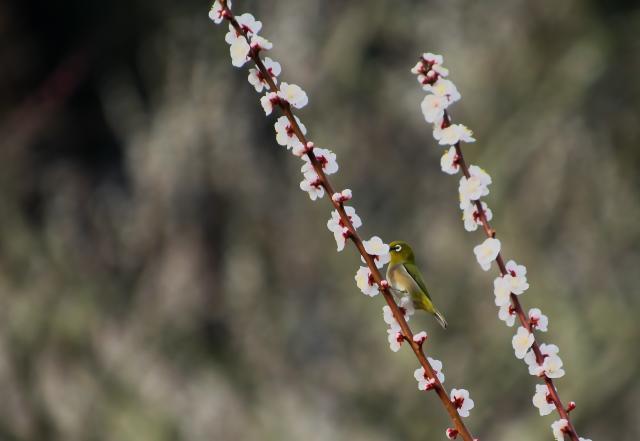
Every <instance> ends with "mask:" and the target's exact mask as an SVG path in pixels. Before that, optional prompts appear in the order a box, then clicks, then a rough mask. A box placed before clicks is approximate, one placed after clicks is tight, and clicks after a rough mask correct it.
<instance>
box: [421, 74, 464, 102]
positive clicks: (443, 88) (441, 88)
mask: <svg viewBox="0 0 640 441" xmlns="http://www.w3.org/2000/svg"><path fill="white" fill-rule="evenodd" d="M422 89H423V90H425V91H426V92H431V93H433V94H434V95H436V96H441V97H443V98H445V99H446V101H447V103H448V104H453V103H455V102H456V101H458V100H460V98H461V95H460V92H458V89H457V88H456V85H455V84H453V82H451V81H449V80H445V79H444V78H439V79H438V81H436V82H435V83H433V84H425V85H424V86H422Z"/></svg>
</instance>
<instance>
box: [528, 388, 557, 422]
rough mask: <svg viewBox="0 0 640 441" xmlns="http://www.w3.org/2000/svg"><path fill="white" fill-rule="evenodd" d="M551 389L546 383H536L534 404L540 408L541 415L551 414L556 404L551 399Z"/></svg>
mask: <svg viewBox="0 0 640 441" xmlns="http://www.w3.org/2000/svg"><path fill="white" fill-rule="evenodd" d="M547 397H549V389H547V386H546V385H545V384H536V393H535V395H534V396H533V405H534V406H535V407H537V408H538V411H539V412H540V416H545V415H549V414H550V413H551V412H553V410H554V409H555V408H556V406H555V405H554V404H553V401H551V402H550V401H549V399H548V398H547Z"/></svg>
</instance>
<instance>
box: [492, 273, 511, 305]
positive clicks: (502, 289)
mask: <svg viewBox="0 0 640 441" xmlns="http://www.w3.org/2000/svg"><path fill="white" fill-rule="evenodd" d="M493 294H494V295H495V301H496V306H500V307H502V306H509V305H510V304H511V291H510V289H509V284H508V283H507V281H506V280H505V279H504V277H502V276H498V277H496V278H495V279H494V280H493Z"/></svg>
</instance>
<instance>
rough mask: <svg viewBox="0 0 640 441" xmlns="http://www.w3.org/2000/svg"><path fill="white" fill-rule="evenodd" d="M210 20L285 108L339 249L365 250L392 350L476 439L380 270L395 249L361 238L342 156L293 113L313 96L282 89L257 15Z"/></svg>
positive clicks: (363, 284) (366, 272)
mask: <svg viewBox="0 0 640 441" xmlns="http://www.w3.org/2000/svg"><path fill="white" fill-rule="evenodd" d="M209 17H210V18H211V19H212V20H213V21H214V22H215V23H216V24H219V23H222V22H223V21H225V20H226V21H228V22H229V32H228V33H227V35H226V36H225V41H226V42H227V43H229V45H230V48H229V52H230V55H231V62H232V64H233V65H234V66H236V67H242V66H244V65H245V64H246V63H247V62H249V61H252V62H253V63H254V64H255V68H251V69H250V70H249V78H248V80H249V83H250V84H251V85H252V86H253V87H254V88H255V90H256V91H257V92H258V93H261V92H262V91H263V90H266V93H265V95H264V96H262V97H261V99H260V104H261V105H262V108H263V109H264V111H265V114H266V115H270V114H271V113H272V112H273V111H274V109H276V108H279V109H280V110H281V112H282V114H283V116H281V117H279V118H278V120H277V121H276V123H275V131H276V141H277V142H278V144H280V145H282V146H284V147H286V148H287V149H288V150H291V151H292V153H293V154H294V155H295V156H298V157H300V158H301V159H302V161H303V165H302V168H301V172H302V175H303V178H304V179H303V181H302V182H301V183H300V188H301V189H302V190H304V191H306V192H307V193H308V194H309V197H310V198H311V200H316V199H319V198H322V197H323V196H324V194H325V192H326V193H327V194H329V195H331V198H330V202H331V204H332V205H333V208H334V210H333V212H332V213H331V219H330V220H329V221H328V222H327V227H328V228H329V230H330V231H331V232H332V233H333V234H334V238H335V240H336V243H337V248H338V251H341V250H342V249H344V246H345V243H346V241H347V239H349V240H351V242H353V244H354V245H355V246H356V248H357V249H358V251H359V252H360V255H361V257H362V261H363V262H364V263H365V264H366V266H363V267H361V268H360V269H359V270H358V273H357V274H356V283H357V285H358V287H359V288H360V289H361V290H362V291H363V292H364V293H365V294H366V295H368V296H371V297H373V296H376V295H377V294H378V293H382V295H383V297H384V299H385V301H386V303H387V306H385V309H384V313H383V315H384V319H385V321H386V322H387V323H388V324H389V326H390V327H389V330H388V335H389V341H390V346H391V348H392V349H393V350H397V349H399V347H400V345H401V344H402V343H403V342H407V344H408V345H409V346H410V347H411V349H412V350H413V352H414V354H415V355H416V357H417V358H418V361H419V362H420V366H421V367H420V368H419V369H420V370H421V372H422V378H423V380H424V381H425V382H427V383H428V384H429V387H426V386H425V387H424V388H423V389H425V390H431V389H433V390H435V392H436V394H437V395H438V397H439V398H440V401H441V402H442V403H443V405H444V407H445V409H446V410H447V412H448V414H449V417H450V418H451V420H452V421H453V423H454V425H455V428H450V429H448V430H447V435H448V436H450V437H451V436H453V437H455V436H457V435H460V436H461V437H462V438H463V439H464V440H465V441H473V440H474V438H473V436H472V435H471V433H470V432H469V430H468V429H467V427H466V426H465V424H464V422H463V421H462V416H467V415H468V413H469V409H471V408H472V407H473V400H471V399H470V398H469V397H468V392H467V391H465V390H464V389H453V390H452V391H451V396H449V394H447V392H446V390H445V389H444V387H443V386H442V381H444V377H442V381H441V380H440V378H439V377H440V376H441V375H442V374H441V372H440V371H441V369H442V364H441V363H440V362H438V361H437V360H433V359H431V358H427V357H426V355H425V353H424V351H423V348H422V346H423V343H424V341H425V340H426V338H427V335H426V333H425V332H420V333H417V334H415V335H414V334H413V332H412V331H411V328H409V325H408V324H407V320H408V318H409V316H410V314H412V312H413V311H412V309H413V305H412V302H411V301H410V300H409V299H408V298H405V299H401V300H400V305H398V304H396V302H395V300H394V297H393V295H392V294H391V289H390V287H389V284H388V282H387V281H386V280H384V279H383V277H382V275H381V273H380V270H379V269H380V268H382V267H383V266H384V265H385V264H386V263H388V262H389V260H390V255H389V246H388V245H387V244H385V243H384V242H383V241H382V240H381V239H380V238H379V237H377V236H374V237H372V238H371V239H370V240H365V241H363V240H362V239H361V238H360V236H359V235H358V233H357V232H356V229H357V228H358V227H360V226H361V225H362V221H361V219H360V217H358V215H357V214H356V212H355V209H354V208H353V207H350V206H345V202H347V201H349V200H350V199H351V197H352V194H351V191H350V190H343V191H342V192H335V191H334V190H333V187H332V185H331V183H330V182H329V179H328V178H327V176H328V175H330V174H333V173H335V172H337V171H338V163H337V162H336V155H335V154H334V153H333V152H331V151H330V150H326V149H321V148H318V147H315V146H314V144H313V143H312V142H310V141H309V140H308V139H307V137H306V133H307V129H306V127H305V126H304V125H303V124H302V122H301V121H300V120H299V119H298V117H296V116H294V114H293V112H292V108H296V109H301V108H303V107H305V106H306V105H307V103H308V101H309V100H308V97H307V94H306V93H305V92H304V91H303V90H302V88H300V87H299V86H297V85H295V84H288V83H284V82H281V83H280V87H278V86H277V82H278V75H279V74H280V72H281V66H280V64H279V63H277V62H276V61H274V60H272V59H270V58H265V59H264V60H262V58H261V57H260V56H261V53H262V52H263V51H265V50H269V49H271V48H272V47H273V45H272V44H271V42H269V41H268V40H267V39H265V38H263V37H261V36H260V35H258V32H259V31H260V30H261V29H262V23H261V22H260V21H257V20H256V19H255V18H254V17H253V15H251V14H248V13H246V14H242V15H239V16H234V15H233V13H232V12H231V1H230V0H216V1H215V2H214V3H213V6H212V7H211V10H210V12H209ZM432 362H433V365H432Z"/></svg>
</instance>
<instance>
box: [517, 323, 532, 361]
mask: <svg viewBox="0 0 640 441" xmlns="http://www.w3.org/2000/svg"><path fill="white" fill-rule="evenodd" d="M533 341H534V337H533V334H532V333H531V332H529V330H528V329H527V328H523V327H522V326H520V327H519V328H518V332H517V333H516V335H514V336H513V339H512V340H511V344H512V345H513V350H514V351H515V353H516V358H519V359H523V358H524V357H525V356H526V355H527V351H528V350H529V348H530V347H531V345H532V344H533Z"/></svg>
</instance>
